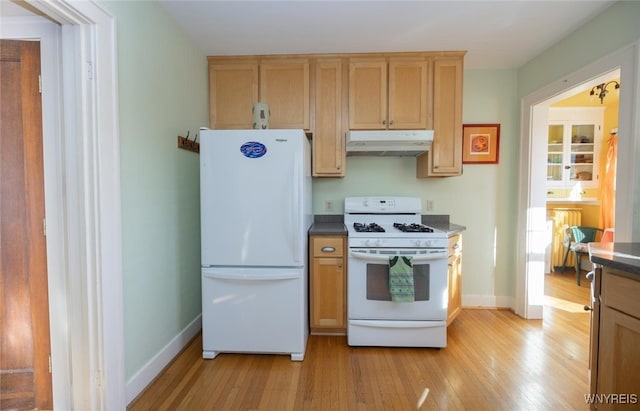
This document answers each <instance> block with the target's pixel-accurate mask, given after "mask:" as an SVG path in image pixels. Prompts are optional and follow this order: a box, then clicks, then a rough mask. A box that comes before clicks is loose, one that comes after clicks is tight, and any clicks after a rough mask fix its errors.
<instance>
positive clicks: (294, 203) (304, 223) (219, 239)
mask: <svg viewBox="0 0 640 411" xmlns="http://www.w3.org/2000/svg"><path fill="white" fill-rule="evenodd" d="M305 144H306V145H307V146H308V144H309V143H308V141H307V139H306V136H305V135H304V133H303V132H302V130H260V131H258V130H209V131H206V132H202V133H201V146H200V150H201V151H200V171H201V175H200V185H201V220H202V264H203V265H204V266H206V265H216V266H220V265H223V266H256V267H260V266H280V267H300V266H302V265H304V263H305V259H306V258H305V256H306V241H307V230H308V228H309V224H310V217H309V216H310V214H311V212H310V204H309V205H308V206H307V205H306V204H305V200H304V197H305V193H309V190H308V187H305V181H306V179H305V174H307V170H306V168H308V161H307V159H306V157H305V156H308V155H309V153H308V149H307V150H305ZM309 174H310V173H309ZM307 202H308V203H310V202H309V201H307ZM305 208H309V210H305Z"/></svg>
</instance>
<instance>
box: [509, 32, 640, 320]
mask: <svg viewBox="0 0 640 411" xmlns="http://www.w3.org/2000/svg"><path fill="white" fill-rule="evenodd" d="M637 49H638V45H637V44H634V45H632V46H629V47H626V48H623V49H621V50H619V51H617V52H615V53H612V54H611V55H609V56H606V57H605V58H602V59H599V60H597V61H595V62H594V63H592V64H590V65H589V66H586V67H583V68H582V69H580V70H578V71H577V72H574V73H572V74H570V75H568V76H566V77H565V78H563V79H561V80H559V81H556V82H554V83H552V84H549V85H548V86H546V87H544V88H542V89H540V90H538V91H537V92H534V93H532V94H530V95H528V96H526V97H524V98H523V100H522V121H521V127H522V130H521V152H520V187H521V190H520V193H519V207H518V210H519V215H518V228H519V230H518V232H519V233H520V234H519V238H518V246H517V264H518V268H519V269H518V276H517V281H516V313H517V314H519V315H521V316H523V317H525V318H530V319H536V318H537V319H540V318H542V315H543V314H542V313H543V303H544V271H545V270H544V265H545V249H546V244H547V232H546V231H547V230H546V220H547V219H546V191H545V190H546V183H547V179H546V173H544V172H539V171H538V170H544V169H545V168H546V165H547V157H546V154H547V146H546V140H545V139H544V138H536V136H546V135H547V134H548V128H547V125H548V121H549V114H548V111H549V110H548V105H549V104H548V103H546V104H545V102H547V101H549V100H550V99H553V98H557V97H558V96H561V95H562V94H564V93H568V92H570V91H572V90H575V89H577V88H579V87H583V88H586V84H589V83H590V82H594V81H596V80H597V79H598V78H599V77H601V76H603V75H605V74H607V73H611V72H613V71H614V70H620V83H621V84H629V85H630V87H628V88H627V89H626V90H625V88H621V90H620V105H619V127H618V129H619V134H620V135H626V136H628V137H627V138H626V139H620V140H619V141H620V143H619V151H618V170H620V169H624V170H625V173H619V174H618V180H617V187H618V190H617V192H616V209H615V216H616V228H617V230H616V241H632V240H633V239H634V238H636V240H637V237H638V235H639V231H640V229H639V228H638V221H637V214H638V211H636V210H635V209H636V208H637V207H635V206H632V207H629V204H633V205H636V204H637V202H638V201H637V198H638V194H639V192H638V190H639V189H638V185H637V183H638V176H637V175H638V165H637V164H636V162H635V160H634V158H635V156H636V151H637V149H638V144H637V142H636V141H635V137H634V136H636V135H637V131H636V130H637V125H636V122H635V121H634V118H635V113H636V110H635V107H636V99H637V97H636V95H637V94H636V90H635V85H636V84H637V83H636V79H637V78H638V72H637V64H636V61H637Z"/></svg>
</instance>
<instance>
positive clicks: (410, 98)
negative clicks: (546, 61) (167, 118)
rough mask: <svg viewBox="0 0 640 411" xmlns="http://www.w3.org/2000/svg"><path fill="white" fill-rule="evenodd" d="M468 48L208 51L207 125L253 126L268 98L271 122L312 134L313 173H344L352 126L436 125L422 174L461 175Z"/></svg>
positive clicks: (418, 172)
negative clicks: (291, 52) (239, 53)
mask: <svg viewBox="0 0 640 411" xmlns="http://www.w3.org/2000/svg"><path fill="white" fill-rule="evenodd" d="M464 54H465V53H464V52H457V51H451V52H449V51H444V52H411V53H409V52H407V53H363V54H331V55H329V54H323V55H311V54H305V55H279V56H225V57H221V56H210V57H208V62H209V110H210V118H209V127H211V128H214V129H251V128H253V116H252V113H251V111H252V109H253V105H254V104H255V103H256V102H264V103H267V104H268V105H269V111H270V118H269V120H270V121H269V125H270V127H271V128H274V129H275V128H297V129H304V130H307V131H310V132H311V133H312V135H313V140H312V141H313V143H312V144H313V162H312V163H313V176H314V177H343V176H344V175H345V132H346V131H347V130H384V129H397V130H418V129H423V130H424V129H427V130H434V141H433V145H432V146H431V148H430V150H429V152H427V153H425V154H423V155H421V156H419V157H418V158H417V161H416V175H417V176H418V177H419V178H423V177H445V176H457V175H461V174H462V69H463V67H462V66H463V58H464Z"/></svg>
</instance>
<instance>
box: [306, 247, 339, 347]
mask: <svg viewBox="0 0 640 411" xmlns="http://www.w3.org/2000/svg"><path fill="white" fill-rule="evenodd" d="M310 240H311V241H310V242H309V245H310V248H311V250H310V251H311V252H310V253H309V260H310V263H311V271H310V281H309V283H310V285H309V287H310V288H309V295H310V299H309V303H310V310H309V316H310V326H311V334H334V335H345V334H346V330H347V327H346V325H347V309H346V307H347V276H346V273H347V270H346V262H345V255H344V248H345V246H344V244H345V237H344V236H312V237H311V239H310Z"/></svg>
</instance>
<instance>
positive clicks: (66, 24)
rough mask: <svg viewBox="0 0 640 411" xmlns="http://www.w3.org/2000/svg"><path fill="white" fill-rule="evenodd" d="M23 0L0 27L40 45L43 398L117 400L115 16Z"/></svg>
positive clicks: (95, 404) (100, 404) (81, 6)
mask: <svg viewBox="0 0 640 411" xmlns="http://www.w3.org/2000/svg"><path fill="white" fill-rule="evenodd" d="M21 4H22V3H21ZM25 4H26V3H25ZM29 4H30V5H31V6H32V8H31V10H33V11H34V13H36V14H39V15H40V16H42V17H43V18H39V19H34V17H32V16H28V17H24V16H19V17H15V18H12V17H7V18H5V17H6V16H5V15H4V14H3V16H2V24H0V34H1V36H0V37H2V38H11V39H40V42H41V47H42V62H43V64H42V69H43V70H42V84H43V89H45V90H46V91H47V92H45V93H43V96H42V102H43V117H44V119H43V125H44V130H43V139H44V163H45V165H44V166H45V208H46V214H47V217H48V218H49V220H48V224H47V251H48V256H47V266H48V269H49V270H48V271H49V301H50V305H49V310H50V315H51V318H52V319H53V320H52V321H51V349H52V352H51V354H52V358H51V363H52V373H53V387H52V388H53V407H54V408H55V409H58V408H59V409H74V408H75V409H124V408H125V407H126V395H125V372H124V337H123V332H124V326H123V311H122V310H123V307H122V268H121V248H122V241H121V237H122V236H121V232H120V227H121V223H120V175H119V170H120V168H119V132H118V121H117V120H118V118H117V112H118V104H117V81H116V75H117V65H116V51H117V48H116V25H115V22H114V18H113V17H112V16H110V15H109V14H107V13H106V12H105V11H104V9H102V8H101V7H100V6H99V5H98V4H96V3H94V2H75V3H73V4H69V3H68V2H59V1H52V2H49V1H46V2H45V1H42V2H40V1H34V2H33V3H29ZM3 7H4V6H3ZM4 11H5V10H4V9H3V13H4ZM36 17H38V16H36ZM63 63H64V64H63ZM95 67H101V68H103V69H101V70H99V71H98V70H91V69H92V68H95ZM63 108H64V112H63ZM72 382H73V384H72Z"/></svg>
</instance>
